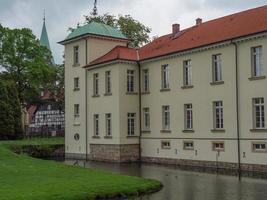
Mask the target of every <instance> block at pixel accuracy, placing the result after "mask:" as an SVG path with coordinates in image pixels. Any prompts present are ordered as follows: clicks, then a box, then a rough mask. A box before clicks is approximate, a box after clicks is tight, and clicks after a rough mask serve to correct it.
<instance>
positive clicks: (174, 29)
mask: <svg viewBox="0 0 267 200" xmlns="http://www.w3.org/2000/svg"><path fill="white" fill-rule="evenodd" d="M179 31H180V24H173V25H172V34H173V35H175V34H176V33H178V32H179Z"/></svg>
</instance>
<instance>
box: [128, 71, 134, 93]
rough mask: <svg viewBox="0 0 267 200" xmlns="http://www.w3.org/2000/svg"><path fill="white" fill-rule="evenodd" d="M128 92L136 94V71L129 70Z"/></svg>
mask: <svg viewBox="0 0 267 200" xmlns="http://www.w3.org/2000/svg"><path fill="white" fill-rule="evenodd" d="M127 92H134V70H127Z"/></svg>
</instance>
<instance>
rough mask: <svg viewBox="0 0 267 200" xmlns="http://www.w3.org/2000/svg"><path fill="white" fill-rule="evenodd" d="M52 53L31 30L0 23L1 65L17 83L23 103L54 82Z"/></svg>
mask: <svg viewBox="0 0 267 200" xmlns="http://www.w3.org/2000/svg"><path fill="white" fill-rule="evenodd" d="M50 60H51V52H50V51H49V50H48V49H47V48H46V47H43V46H41V45H40V43H39V41H38V40H37V39H36V37H35V36H34V35H33V33H32V31H31V30H30V29H26V28H23V29H13V30H12V29H9V28H5V27H2V26H0V66H1V67H2V68H4V70H5V71H6V78H8V79H11V80H13V81H14V82H15V83H16V87H17V91H18V96H19V99H20V103H21V104H23V103H25V102H30V101H32V99H33V97H37V96H38V94H40V91H41V90H43V89H44V88H46V87H48V85H49V84H50V83H51V82H52V80H53V76H54V74H55V69H54V67H53V66H51V64H50Z"/></svg>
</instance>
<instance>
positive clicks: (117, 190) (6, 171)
mask: <svg viewBox="0 0 267 200" xmlns="http://www.w3.org/2000/svg"><path fill="white" fill-rule="evenodd" d="M63 143H64V141H63V139H60V138H54V139H35V140H22V141H7V142H0V199H1V200H37V199H38V200H55V199H59V200H86V199H95V198H96V197H99V196H100V197H104V196H109V197H112V196H114V195H118V194H123V195H134V194H137V193H142V192H145V191H149V190H156V189H158V188H160V187H161V183H159V182H158V181H154V180H147V179H142V178H138V177H130V176H122V175H118V174H114V173H110V172H104V171H98V170H93V169H84V168H80V167H73V166H67V165H64V164H62V163H58V162H54V161H45V160H40V159H35V158H31V157H29V156H27V155H17V154H15V153H13V152H12V151H11V150H10V148H9V147H10V146H11V145H13V144H16V145H27V144H31V145H33V144H34V145H40V144H63Z"/></svg>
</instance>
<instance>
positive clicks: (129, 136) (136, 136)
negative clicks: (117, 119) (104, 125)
mask: <svg viewBox="0 0 267 200" xmlns="http://www.w3.org/2000/svg"><path fill="white" fill-rule="evenodd" d="M127 138H139V136H138V135H127Z"/></svg>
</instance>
